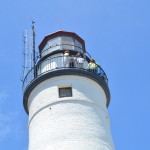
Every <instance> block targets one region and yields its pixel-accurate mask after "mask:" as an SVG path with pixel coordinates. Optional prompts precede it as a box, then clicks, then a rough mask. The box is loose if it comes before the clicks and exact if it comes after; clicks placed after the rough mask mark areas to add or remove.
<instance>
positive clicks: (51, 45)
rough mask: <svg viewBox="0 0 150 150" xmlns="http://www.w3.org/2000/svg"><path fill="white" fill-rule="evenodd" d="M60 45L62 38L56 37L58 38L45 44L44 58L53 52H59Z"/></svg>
mask: <svg viewBox="0 0 150 150" xmlns="http://www.w3.org/2000/svg"><path fill="white" fill-rule="evenodd" d="M60 45H61V38H60V37H56V38H53V39H51V40H49V41H48V42H47V43H46V44H45V46H44V48H43V50H42V57H43V56H45V55H47V54H49V53H51V52H53V51H56V50H59V49H60Z"/></svg>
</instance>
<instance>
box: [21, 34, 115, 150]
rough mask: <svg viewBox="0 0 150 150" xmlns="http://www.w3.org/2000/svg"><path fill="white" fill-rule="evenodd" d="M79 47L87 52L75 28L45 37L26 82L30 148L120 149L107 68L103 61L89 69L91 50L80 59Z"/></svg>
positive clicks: (44, 149)
mask: <svg viewBox="0 0 150 150" xmlns="http://www.w3.org/2000/svg"><path fill="white" fill-rule="evenodd" d="M66 50H68V51H69V52H70V55H69V57H68V56H67V58H69V65H66V62H65V61H66V58H65V57H66V56H64V51H66ZM78 52H80V53H81V57H83V56H84V53H85V52H86V51H85V43H84V40H83V39H81V38H80V37H79V36H78V35H77V34H75V33H72V32H65V31H58V32H55V33H53V34H50V35H48V36H46V37H45V38H44V39H43V41H42V42H41V44H40V46H39V53H40V60H39V62H38V63H37V64H36V65H35V67H33V68H32V69H31V70H30V71H29V72H28V74H27V75H26V77H25V79H24V82H23V88H24V94H23V102H24V108H25V110H26V112H27V114H29V124H28V126H29V127H28V128H29V150H114V145H113V141H112V136H111V132H110V120H109V116H108V112H107V107H108V105H109V102H110V92H109V88H108V84H107V77H106V74H105V72H104V71H103V70H102V68H101V67H99V68H98V70H97V71H95V70H89V68H88V63H89V61H90V57H89V56H88V55H87V53H86V56H84V61H83V62H82V61H81V63H83V64H82V65H79V64H77V62H75V61H76V57H75V56H76V54H77V53H78ZM82 60H83V59H82ZM67 63H68V62H67Z"/></svg>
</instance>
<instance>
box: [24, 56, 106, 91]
mask: <svg viewBox="0 0 150 150" xmlns="http://www.w3.org/2000/svg"><path fill="white" fill-rule="evenodd" d="M88 64H89V63H88V61H87V60H86V59H82V63H81V62H80V63H79V62H78V61H77V59H76V57H75V56H70V57H68V58H66V57H64V56H57V57H48V58H47V59H45V60H43V61H41V62H39V63H37V65H36V66H35V67H33V68H32V69H31V70H30V71H29V72H28V73H27V75H26V76H25V77H24V80H23V91H24V90H25V89H26V87H27V86H28V85H29V84H30V83H31V82H32V81H33V80H35V79H36V78H38V77H39V76H41V75H43V74H45V73H48V72H51V71H54V70H57V69H65V68H68V69H69V68H70V69H71V68H73V69H81V70H84V71H89V72H92V73H94V74H96V75H97V76H100V77H101V78H102V79H103V80H104V81H105V82H106V83H108V79H107V76H106V74H105V72H104V71H103V69H102V68H101V67H100V66H98V68H96V69H90V68H89V66H88Z"/></svg>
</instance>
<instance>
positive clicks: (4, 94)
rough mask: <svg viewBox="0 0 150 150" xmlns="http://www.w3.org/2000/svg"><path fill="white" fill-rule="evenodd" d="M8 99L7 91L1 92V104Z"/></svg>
mask: <svg viewBox="0 0 150 150" xmlns="http://www.w3.org/2000/svg"><path fill="white" fill-rule="evenodd" d="M7 98H8V94H7V92H6V91H0V104H1V103H2V102H3V101H5V100H6V99H7Z"/></svg>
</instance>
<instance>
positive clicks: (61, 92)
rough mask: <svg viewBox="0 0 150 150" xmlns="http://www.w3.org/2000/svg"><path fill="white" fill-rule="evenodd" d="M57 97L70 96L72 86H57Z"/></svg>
mask: <svg viewBox="0 0 150 150" xmlns="http://www.w3.org/2000/svg"><path fill="white" fill-rule="evenodd" d="M59 97H60V98H61V97H72V88H71V87H63V88H59Z"/></svg>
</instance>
